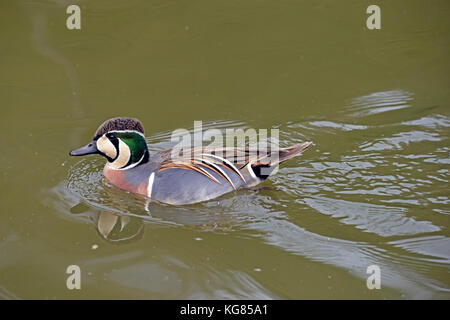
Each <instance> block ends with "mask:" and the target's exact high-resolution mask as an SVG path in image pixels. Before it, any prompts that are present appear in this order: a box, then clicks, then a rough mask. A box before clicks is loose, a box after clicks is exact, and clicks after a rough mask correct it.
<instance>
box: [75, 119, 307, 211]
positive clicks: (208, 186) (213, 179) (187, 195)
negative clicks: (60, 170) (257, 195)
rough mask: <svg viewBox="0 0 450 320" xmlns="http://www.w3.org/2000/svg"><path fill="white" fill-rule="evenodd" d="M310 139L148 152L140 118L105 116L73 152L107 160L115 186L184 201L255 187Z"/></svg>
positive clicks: (166, 200) (179, 202)
mask: <svg viewBox="0 0 450 320" xmlns="http://www.w3.org/2000/svg"><path fill="white" fill-rule="evenodd" d="M311 144H312V142H303V143H299V144H296V145H293V146H291V147H287V148H281V149H278V150H272V149H266V150H264V151H263V152H261V150H253V149H249V148H245V147H244V148H239V147H232V148H230V147H220V148H218V147H196V148H194V147H186V148H184V149H180V150H179V152H178V153H176V154H177V155H178V156H176V157H174V156H173V154H174V152H173V151H174V150H173V149H168V150H164V151H161V152H159V153H156V154H154V155H152V156H150V153H149V151H148V147H147V143H146V141H145V136H144V126H143V125H142V123H141V121H139V120H138V119H135V118H127V117H117V118H112V119H109V120H107V121H105V122H104V123H103V124H102V125H101V126H100V127H99V128H98V129H97V131H96V132H95V135H94V138H93V140H92V141H91V142H89V143H88V144H87V145H86V146H84V147H81V148H79V149H75V150H73V151H71V152H70V155H71V156H84V155H89V154H99V155H101V156H103V157H105V158H106V160H107V163H106V165H105V167H104V169H103V175H104V176H105V178H106V179H107V180H108V181H109V182H110V183H111V184H112V185H114V186H116V187H118V188H120V189H123V190H126V191H129V192H132V193H136V194H142V195H144V196H147V197H149V198H150V199H154V200H157V201H160V202H163V203H168V204H174V205H182V204H191V203H196V202H201V201H206V200H211V199H214V198H217V197H219V196H221V195H223V194H225V193H228V192H231V191H234V190H237V189H240V188H246V187H252V186H255V185H257V184H259V183H260V182H262V181H264V180H265V179H267V178H268V176H269V175H270V173H271V172H272V171H273V169H274V168H275V167H276V166H278V164H280V163H282V162H284V161H286V160H288V159H291V158H292V157H295V156H297V155H299V154H301V153H302V152H303V151H304V150H305V149H307V148H308V147H309V146H310V145H311ZM274 159H275V160H274Z"/></svg>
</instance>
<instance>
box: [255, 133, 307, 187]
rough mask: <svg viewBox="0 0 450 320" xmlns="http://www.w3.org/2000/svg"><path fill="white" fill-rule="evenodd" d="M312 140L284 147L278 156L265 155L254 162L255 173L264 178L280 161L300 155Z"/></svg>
mask: <svg viewBox="0 0 450 320" xmlns="http://www.w3.org/2000/svg"><path fill="white" fill-rule="evenodd" d="M311 144H312V142H310V141H308V142H303V143H299V144H295V145H293V146H290V147H287V148H282V149H280V150H279V151H278V157H275V159H274V157H273V154H271V157H265V158H263V159H260V160H259V161H258V162H256V163H253V164H252V169H253V171H254V172H255V175H256V176H257V177H259V178H260V179H262V180H264V179H266V178H267V177H268V176H269V175H270V172H272V170H273V169H274V168H275V167H276V166H277V165H278V164H280V163H282V162H284V161H286V160H289V159H291V158H293V157H295V156H298V155H299V154H300V153H302V152H303V151H305V150H306V149H307V148H308V147H309V146H310V145H311Z"/></svg>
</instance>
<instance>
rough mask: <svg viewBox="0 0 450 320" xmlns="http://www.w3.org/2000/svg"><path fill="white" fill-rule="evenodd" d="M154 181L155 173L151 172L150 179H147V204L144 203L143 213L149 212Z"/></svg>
mask: <svg viewBox="0 0 450 320" xmlns="http://www.w3.org/2000/svg"><path fill="white" fill-rule="evenodd" d="M154 181H155V173H154V172H152V174H151V175H150V178H148V185H147V197H148V199H147V202H146V203H145V211H147V212H150V209H149V205H150V201H151V199H150V197H151V196H152V189H153V182H154Z"/></svg>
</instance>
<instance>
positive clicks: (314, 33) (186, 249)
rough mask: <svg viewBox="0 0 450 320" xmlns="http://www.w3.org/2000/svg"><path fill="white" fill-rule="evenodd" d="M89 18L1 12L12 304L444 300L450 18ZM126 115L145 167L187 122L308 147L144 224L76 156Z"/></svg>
mask: <svg viewBox="0 0 450 320" xmlns="http://www.w3.org/2000/svg"><path fill="white" fill-rule="evenodd" d="M73 2H76V1H73ZM76 3H77V4H78V5H79V6H80V7H81V18H82V20H81V21H82V22H81V30H72V31H70V30H68V29H67V28H66V18H67V17H68V15H67V14H66V7H67V5H68V4H69V3H68V2H66V1H59V0H53V1H50V0H47V1H25V0H24V1H19V0H18V1H9V0H6V1H5V0H3V1H1V3H0V21H1V22H0V40H1V41H0V105H1V111H2V112H1V118H0V119H1V120H0V125H1V135H0V145H1V148H2V152H1V153H0V163H1V168H2V170H1V174H0V176H1V179H0V298H3V299H17V298H25V299H40V298H43V299H54V298H57V299H59V298H64V299H66V298H68V299H72V298H74V299H79V298H89V299H91V298H94V299H99V298H106V299H109V298H126V299H129V298H137V299H191V298H192V299H195V298H207V299H214V298H251V299H260V298H262V299H264V298H282V299H303V298H313V299H316V298H325V299H328V298H338V299H342V298H357V299H360V298H362V299H396V298H400V299H411V298H427V299H428V298H434V299H437V298H444V299H449V298H450V277H449V264H450V234H449V227H450V223H449V222H450V221H449V214H450V207H449V203H450V200H449V194H448V190H449V189H448V179H449V175H450V173H449V164H450V156H449V151H450V150H449V144H448V139H449V133H450V130H449V127H450V112H449V110H450V109H449V103H450V95H449V80H450V79H449V78H450V63H449V56H450V42H449V41H450V38H449V31H450V20H449V19H448V17H449V16H450V3H449V2H448V1H445V0H443V1H356V0H355V1H350V0H349V1H300V0H296V1H265V0H261V1H256V0H248V1H209V0H208V1H206V0H204V1H167V0H166V1H162V0H161V1H144V0H141V1H139V0H133V1H130V0H127V1H125V0H122V1H105V0H103V1H99V0H98V1H78V2H76ZM374 3H376V4H378V5H379V6H380V8H381V29H380V30H368V29H367V28H366V19H367V17H368V15H367V14H366V8H367V7H368V6H369V5H370V4H374ZM122 115H124V116H133V117H137V118H139V119H141V120H142V122H143V123H144V125H145V128H146V135H147V137H148V142H149V146H150V150H151V151H152V152H156V151H158V150H162V149H164V148H166V147H168V146H170V134H171V132H172V130H174V129H177V128H186V129H190V128H192V126H193V123H194V120H202V121H203V124H204V127H206V128H217V129H221V130H224V129H226V128H256V129H270V128H278V129H279V130H280V136H279V139H280V144H281V145H282V146H287V145H290V144H293V143H297V142H300V141H308V140H311V141H313V142H314V145H313V146H312V147H311V148H310V149H309V150H307V151H306V152H305V153H304V155H303V156H302V157H300V158H296V159H293V160H290V161H289V162H287V163H286V164H285V165H284V166H283V167H282V168H280V170H279V172H278V173H277V175H276V176H273V177H271V178H270V179H269V181H266V182H265V183H264V184H262V185H261V187H262V188H258V189H252V190H240V191H238V192H235V193H231V194H228V195H226V196H224V197H221V198H219V199H217V200H214V201H208V202H205V203H200V204H196V205H190V206H181V207H172V206H168V205H162V204H158V203H155V202H152V203H151V205H150V207H149V209H150V213H147V212H146V211H145V210H143V207H144V204H145V201H146V200H145V199H143V198H140V197H137V196H133V195H130V194H127V193H124V192H122V191H120V190H117V189H115V188H114V187H111V186H109V185H108V184H107V183H106V182H104V181H103V179H102V176H101V169H102V167H103V159H100V158H96V157H86V158H70V157H69V156H68V152H69V151H70V150H72V149H74V148H76V147H79V146H81V145H84V144H85V143H87V142H88V141H89V140H90V139H91V138H92V135H93V133H94V131H95V129H96V128H97V126H98V125H99V124H100V123H101V122H103V121H104V120H106V119H108V118H110V117H113V116H122ZM69 265H78V266H79V267H80V269H81V290H69V289H68V288H67V287H66V279H67V277H68V275H67V274H66V273H65V272H66V268H67V267H68V266H69ZM370 265H377V266H379V268H380V271H381V289H379V290H378V289H373V290H369V289H368V288H367V286H366V280H367V277H368V276H369V275H368V274H367V273H366V270H367V267H368V266H370Z"/></svg>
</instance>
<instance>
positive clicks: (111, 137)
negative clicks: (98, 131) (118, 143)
mask: <svg viewBox="0 0 450 320" xmlns="http://www.w3.org/2000/svg"><path fill="white" fill-rule="evenodd" d="M106 137H107V138H108V139H115V138H116V136H115V135H114V133H111V132H109V133H107V134H106Z"/></svg>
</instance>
